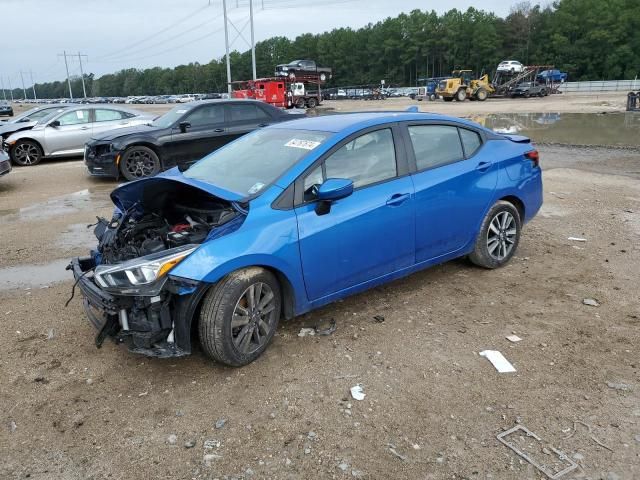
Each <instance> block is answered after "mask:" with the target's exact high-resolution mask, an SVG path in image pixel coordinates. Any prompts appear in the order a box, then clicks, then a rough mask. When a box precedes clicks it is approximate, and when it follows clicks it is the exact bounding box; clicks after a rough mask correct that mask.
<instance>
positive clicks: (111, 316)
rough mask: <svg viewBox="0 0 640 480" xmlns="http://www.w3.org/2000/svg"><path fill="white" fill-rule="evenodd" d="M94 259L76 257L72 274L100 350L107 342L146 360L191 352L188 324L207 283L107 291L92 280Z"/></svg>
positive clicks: (169, 283) (181, 281) (177, 282)
mask: <svg viewBox="0 0 640 480" xmlns="http://www.w3.org/2000/svg"><path fill="white" fill-rule="evenodd" d="M95 267H96V264H95V260H94V258H93V257H80V258H74V259H73V260H72V261H71V264H70V265H69V267H68V269H70V270H72V272H73V276H74V278H75V281H76V285H77V287H78V288H79V289H80V291H81V293H82V296H83V306H84V310H85V312H86V314H87V317H88V318H89V321H90V322H91V323H92V324H93V326H94V327H95V328H96V329H97V330H98V334H97V335H96V339H95V343H96V346H97V347H98V348H100V347H101V346H102V343H103V342H104V340H105V339H106V338H111V339H112V340H114V341H115V342H116V343H122V344H125V345H126V346H127V347H128V349H129V351H131V352H133V353H139V354H142V355H146V356H150V357H160V358H168V357H182V356H185V355H189V354H190V353H191V323H192V320H193V317H194V315H195V314H196V309H197V306H198V304H199V303H200V299H201V298H202V296H203V295H204V293H205V292H206V290H207V288H208V286H207V285H206V284H202V283H198V282H193V281H190V280H184V279H178V278H169V279H168V280H167V281H166V282H165V285H164V288H163V290H162V291H161V292H160V294H159V295H156V296H153V297H149V296H125V295H115V294H113V293H109V292H106V291H105V290H104V289H102V288H101V287H100V286H98V285H97V284H96V283H95V282H94V280H93V270H94V268H95Z"/></svg>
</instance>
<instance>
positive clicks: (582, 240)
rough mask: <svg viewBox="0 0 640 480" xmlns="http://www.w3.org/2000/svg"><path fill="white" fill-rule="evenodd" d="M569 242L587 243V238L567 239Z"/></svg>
mask: <svg viewBox="0 0 640 480" xmlns="http://www.w3.org/2000/svg"><path fill="white" fill-rule="evenodd" d="M567 240H571V241H572V242H586V241H587V239H586V238H581V237H569V238H567Z"/></svg>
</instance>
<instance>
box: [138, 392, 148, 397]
mask: <svg viewBox="0 0 640 480" xmlns="http://www.w3.org/2000/svg"><path fill="white" fill-rule="evenodd" d="M147 395H149V392H142V393H139V394H138V396H139V397H146V396H147Z"/></svg>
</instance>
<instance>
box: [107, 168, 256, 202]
mask: <svg viewBox="0 0 640 480" xmlns="http://www.w3.org/2000/svg"><path fill="white" fill-rule="evenodd" d="M176 183H181V184H183V185H188V186H190V187H194V188H197V189H199V190H202V191H203V192H206V193H209V194H211V195H213V196H214V197H217V198H220V199H222V200H227V201H229V202H239V201H241V200H243V198H244V197H242V196H241V195H238V194H237V193H234V192H230V191H229V190H225V189H224V188H220V187H217V186H215V185H213V184H211V183H207V182H203V181H200V180H194V179H192V178H187V177H185V176H184V175H183V174H182V173H181V172H180V170H178V167H174V168H172V169H171V170H167V171H166V172H163V173H161V174H159V175H156V176H155V177H150V178H143V179H141V180H136V181H135V182H129V183H125V184H124V185H122V186H120V187H118V188H116V189H115V190H114V191H113V192H111V200H112V201H113V203H114V205H115V206H116V207H117V208H118V209H119V210H121V211H123V212H124V211H125V210H129V209H130V208H131V207H133V206H134V205H136V204H138V205H137V206H136V208H135V209H134V211H136V212H140V213H141V212H142V211H143V210H144V198H145V190H147V189H149V188H152V189H154V190H157V189H158V188H163V186H164V185H166V188H171V187H172V186H174V185H175V184H176Z"/></svg>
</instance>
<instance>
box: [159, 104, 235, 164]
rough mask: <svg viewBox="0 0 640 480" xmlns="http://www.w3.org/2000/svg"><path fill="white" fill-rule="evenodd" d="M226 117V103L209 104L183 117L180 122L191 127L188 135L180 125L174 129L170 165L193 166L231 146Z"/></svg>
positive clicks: (169, 151)
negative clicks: (219, 150) (229, 144)
mask: <svg viewBox="0 0 640 480" xmlns="http://www.w3.org/2000/svg"><path fill="white" fill-rule="evenodd" d="M224 115H225V113H224V105H223V104H220V103H209V104H204V105H200V106H198V107H196V108H194V109H193V110H191V111H190V112H189V113H188V114H187V115H186V116H185V117H183V118H182V120H181V121H180V123H182V122H187V123H188V124H189V126H188V127H187V128H186V130H185V131H184V132H182V131H181V130H180V126H179V125H175V126H174V127H173V129H172V131H171V142H170V143H169V144H168V145H167V152H168V153H169V156H170V157H171V158H170V159H169V160H170V164H173V165H179V166H188V165H191V164H192V163H194V162H197V161H198V160H200V159H201V158H203V157H205V156H207V155H208V154H210V153H211V152H213V151H214V150H217V149H218V148H220V147H221V146H222V145H224V144H225V143H227V141H228V140H227V135H228V132H227V127H226V125H225V116H224Z"/></svg>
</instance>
